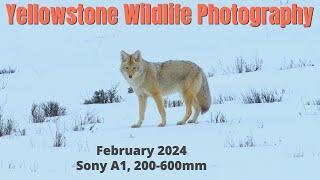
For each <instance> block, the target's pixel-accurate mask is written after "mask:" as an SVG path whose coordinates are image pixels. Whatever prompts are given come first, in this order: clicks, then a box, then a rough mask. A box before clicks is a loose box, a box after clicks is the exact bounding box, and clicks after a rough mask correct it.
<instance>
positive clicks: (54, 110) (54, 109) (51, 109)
mask: <svg viewBox="0 0 320 180" xmlns="http://www.w3.org/2000/svg"><path fill="white" fill-rule="evenodd" d="M41 109H42V110H43V112H44V116H45V117H55V116H64V115H66V108H65V107H62V106H61V105H60V104H59V103H57V102H53V101H49V102H47V103H42V104H41Z"/></svg>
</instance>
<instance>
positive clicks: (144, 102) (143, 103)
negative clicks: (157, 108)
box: [131, 95, 147, 128]
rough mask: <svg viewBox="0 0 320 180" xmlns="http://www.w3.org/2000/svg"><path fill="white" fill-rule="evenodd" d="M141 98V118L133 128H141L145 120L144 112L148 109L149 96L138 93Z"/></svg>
mask: <svg viewBox="0 0 320 180" xmlns="http://www.w3.org/2000/svg"><path fill="white" fill-rule="evenodd" d="M138 99H139V120H138V122H137V123H136V124H134V125H132V126H131V127H132V128H139V127H140V126H141V124H142V122H143V120H144V113H145V111H146V106H147V96H145V95H138Z"/></svg>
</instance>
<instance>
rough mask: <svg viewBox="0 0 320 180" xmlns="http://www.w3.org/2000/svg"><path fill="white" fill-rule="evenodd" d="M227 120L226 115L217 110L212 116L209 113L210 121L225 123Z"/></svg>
mask: <svg viewBox="0 0 320 180" xmlns="http://www.w3.org/2000/svg"><path fill="white" fill-rule="evenodd" d="M225 122H227V119H226V116H225V115H224V114H222V113H221V111H218V112H217V113H216V115H215V116H214V117H212V113H211V123H225Z"/></svg>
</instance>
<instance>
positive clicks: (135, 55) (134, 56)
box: [132, 50, 142, 62]
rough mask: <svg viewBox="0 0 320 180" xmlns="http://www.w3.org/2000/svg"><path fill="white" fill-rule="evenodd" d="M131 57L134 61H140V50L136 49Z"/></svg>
mask: <svg viewBox="0 0 320 180" xmlns="http://www.w3.org/2000/svg"><path fill="white" fill-rule="evenodd" d="M132 57H133V58H134V60H135V62H140V61H141V59H142V57H141V52H140V50H137V51H136V52H135V53H134V54H133V55H132Z"/></svg>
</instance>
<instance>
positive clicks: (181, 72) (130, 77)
mask: <svg viewBox="0 0 320 180" xmlns="http://www.w3.org/2000/svg"><path fill="white" fill-rule="evenodd" d="M120 70H121V72H122V74H123V76H124V78H125V79H126V80H127V81H128V83H129V84H130V86H131V87H132V88H133V89H134V92H135V93H136V94H137V96H138V99H139V120H138V122H137V123H136V124H134V125H132V127H133V128H138V127H140V126H141V124H142V122H143V120H144V114H145V109H146V101H147V97H148V96H151V97H152V98H153V99H154V100H155V102H156V105H157V107H158V110H159V113H160V115H161V124H160V125H159V126H162V127H163V126H165V125H166V112H165V110H164V105H163V98H162V97H163V96H165V95H167V94H170V93H174V92H179V93H180V94H181V95H182V97H183V100H184V102H185V105H186V113H185V115H184V117H183V119H182V120H181V121H179V122H178V125H182V124H185V123H186V122H187V120H188V119H189V117H190V116H191V114H192V106H193V108H194V110H195V112H194V116H193V118H192V119H191V120H189V121H188V122H189V123H197V118H198V116H199V113H200V112H201V113H202V114H203V113H205V112H207V111H208V110H209V108H210V105H211V95H210V90H209V85H208V82H207V78H206V76H205V74H204V73H203V71H202V69H201V68H200V67H199V66H198V65H196V64H195V63H192V62H190V61H173V60H170V61H165V62H161V63H152V62H148V61H146V60H144V59H143V58H142V56H141V53H140V51H136V52H135V53H134V54H128V53H126V52H124V51H121V68H120Z"/></svg>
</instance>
